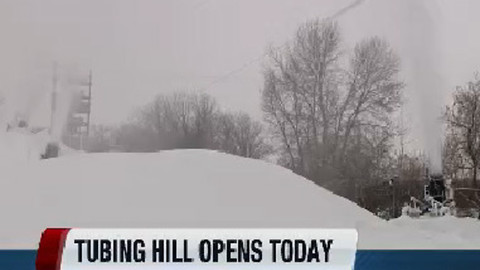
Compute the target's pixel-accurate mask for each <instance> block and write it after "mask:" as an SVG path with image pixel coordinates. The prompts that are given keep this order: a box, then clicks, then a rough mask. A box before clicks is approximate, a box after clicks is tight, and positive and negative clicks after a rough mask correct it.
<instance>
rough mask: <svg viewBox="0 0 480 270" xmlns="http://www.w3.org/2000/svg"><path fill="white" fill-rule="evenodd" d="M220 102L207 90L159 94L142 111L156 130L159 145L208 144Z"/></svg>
mask: <svg viewBox="0 0 480 270" xmlns="http://www.w3.org/2000/svg"><path fill="white" fill-rule="evenodd" d="M216 113H217V105H216V102H215V100H214V99H213V98H211V97H210V96H208V95H205V94H188V93H184V92H180V93H175V94H173V95H158V96H157V97H156V98H155V99H154V100H153V102H151V103H150V104H148V105H146V106H145V108H144V109H143V110H142V112H141V117H140V118H141V121H142V123H143V125H145V126H149V127H151V128H153V130H155V132H156V133H157V138H158V145H159V148H160V149H165V148H209V147H211V146H212V141H211V138H212V137H213V136H212V132H213V123H214V119H215V115H216Z"/></svg>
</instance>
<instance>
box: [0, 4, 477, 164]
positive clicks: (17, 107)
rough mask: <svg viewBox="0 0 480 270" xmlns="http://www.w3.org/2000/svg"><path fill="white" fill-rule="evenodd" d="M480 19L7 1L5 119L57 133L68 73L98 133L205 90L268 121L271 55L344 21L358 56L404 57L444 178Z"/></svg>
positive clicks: (380, 10) (414, 132) (472, 11)
mask: <svg viewBox="0 0 480 270" xmlns="http://www.w3.org/2000/svg"><path fill="white" fill-rule="evenodd" d="M477 10H480V1H476V0H458V1H446V0H437V1H431V0H365V1H360V0H356V1H355V0H261V1H257V0H242V1H235V0H228V1H227V0H205V1H204V0H191V1H190V0H182V1H180V0H164V1H150V0H144V1H127V0H118V1H108V0H95V1H92V0H85V1H63V0H45V1H33V0H22V1H14V0H11V1H8V0H5V1H0V31H2V44H0V58H1V59H2V61H1V62H0V92H1V93H2V94H3V95H4V96H6V97H7V101H6V102H7V105H8V106H4V108H3V110H6V109H5V107H9V108H10V109H8V110H7V111H8V113H6V114H2V115H1V116H0V117H2V118H10V117H12V115H13V114H14V113H15V112H16V111H20V112H21V113H22V114H26V115H27V116H26V117H27V118H29V119H30V120H31V121H32V122H34V123H38V124H40V125H48V124H49V113H50V107H49V98H50V96H49V95H50V91H51V65H52V63H53V61H58V62H59V64H60V65H71V64H72V63H77V64H78V66H80V67H81V68H83V69H86V70H88V69H90V68H92V69H93V97H94V99H93V108H92V109H93V111H92V120H93V122H95V123H107V124H111V123H118V122H121V121H123V120H124V119H126V118H127V116H128V114H129V113H130V112H131V111H132V110H133V109H134V108H135V107H137V106H139V105H141V104H144V103H146V102H148V101H149V100H150V99H151V98H152V97H153V96H154V95H155V94H157V93H167V92H172V91H174V90H177V89H187V90H194V89H204V91H205V92H207V93H209V94H211V95H213V96H214V97H215V98H217V100H218V102H219V104H221V105H222V106H223V107H226V108H229V109H233V110H243V111H246V112H248V113H250V114H252V115H253V116H254V117H255V118H257V119H261V117H262V113H261V110H260V91H259V90H260V89H261V87H262V76H261V65H262V57H261V56H262V55H264V53H265V49H266V47H267V46H269V45H270V44H273V45H279V44H282V43H283V42H285V41H287V40H288V39H290V38H291V37H292V35H293V33H294V31H295V29H296V28H297V27H298V25H299V24H300V23H302V22H304V21H305V20H307V19H309V18H315V17H320V18H328V17H332V16H336V19H337V20H338V21H339V24H340V27H341V31H342V36H343V43H342V46H343V48H344V49H345V52H346V54H347V56H348V52H350V51H351V49H352V48H353V46H354V44H355V43H356V42H358V41H359V40H361V39H362V38H365V37H368V36H372V35H378V36H381V37H385V38H386V39H387V40H388V41H389V42H390V43H391V45H392V47H393V48H394V49H395V50H396V51H397V52H398V54H399V55H400V57H401V59H402V79H404V81H405V82H406V84H407V87H406V89H405V96H406V104H405V120H404V122H405V123H406V125H407V127H408V128H409V131H410V134H409V138H408V139H407V140H406V141H407V143H408V144H409V145H408V146H407V147H408V148H410V149H423V150H425V151H426V153H427V154H428V156H430V159H431V162H432V168H433V169H435V170H439V169H440V168H439V167H440V166H439V164H440V151H441V148H440V145H441V135H440V134H442V127H441V124H440V123H439V122H438V118H439V117H440V115H441V110H442V108H443V107H444V105H445V104H446V102H445V100H448V97H449V96H450V94H451V92H452V90H453V89H454V87H455V86H456V85H461V84H464V83H465V82H466V81H468V80H469V79H471V78H472V76H473V74H474V72H475V71H479V70H480V54H479V53H478V48H480V38H478V29H477V28H478V27H477V26H478V25H480V16H478V14H477ZM339 15H341V16H339ZM255 59H259V60H258V61H256V60H255ZM241 67H242V68H241ZM239 68H241V69H239ZM236 70H239V71H238V72H232V71H236ZM82 74H87V73H85V72H83V73H82ZM227 75H228V76H227ZM220 78H221V79H220ZM212 82H215V83H212ZM206 86H208V87H206ZM7 114H8V116H7Z"/></svg>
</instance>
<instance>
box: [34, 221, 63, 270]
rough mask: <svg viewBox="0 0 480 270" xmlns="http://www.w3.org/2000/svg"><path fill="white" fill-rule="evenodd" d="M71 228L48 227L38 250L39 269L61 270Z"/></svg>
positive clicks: (37, 264) (36, 262) (37, 265)
mask: <svg viewBox="0 0 480 270" xmlns="http://www.w3.org/2000/svg"><path fill="white" fill-rule="evenodd" d="M68 231H70V229H46V230H45V231H44V232H43V233H42V238H41V239H40V244H39V247H38V252H37V259H36V261H35V267H36V269H37V270H60V265H61V262H62V253H63V248H64V246H65V240H66V239H67V234H68Z"/></svg>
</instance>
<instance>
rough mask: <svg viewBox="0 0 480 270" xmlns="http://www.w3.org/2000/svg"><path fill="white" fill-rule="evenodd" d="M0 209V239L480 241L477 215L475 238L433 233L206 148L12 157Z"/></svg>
mask: <svg viewBox="0 0 480 270" xmlns="http://www.w3.org/2000/svg"><path fill="white" fill-rule="evenodd" d="M0 213H1V215H2V230H0V248H36V247H37V243H38V240H39V237H40V234H41V231H42V230H43V229H45V228H46V227H107V228H108V227H114V228H119V227H120V228H130V227H140V228H145V227H150V228H162V227H229V228H235V227H263V228H269V227H276V228H281V227H289V228H290V227H303V228H305V227H312V228H313V227H321V228H357V229H358V230H359V248H375V249H380V248H452V247H451V246H449V247H446V246H445V245H448V243H449V242H448V241H450V240H452V239H454V240H455V241H454V243H455V244H457V246H454V248H455V247H456V248H479V247H480V237H478V235H479V233H478V232H479V231H480V224H479V223H478V222H477V223H472V224H471V227H472V228H471V230H473V229H476V231H477V233H476V236H477V237H476V238H475V237H470V238H469V239H463V238H462V237H457V236H458V235H456V234H453V236H448V237H443V236H442V235H440V237H439V238H438V237H437V238H434V237H435V236H437V233H436V232H435V231H428V233H426V231H424V230H419V229H413V230H412V229H411V226H408V225H405V226H402V224H400V223H401V220H399V221H397V222H396V223H399V224H394V223H395V222H386V221H383V220H381V219H379V218H377V217H375V216H374V215H373V214H371V213H370V212H368V211H366V210H364V209H362V208H360V207H358V206H357V205H356V204H354V203H352V202H350V201H348V200H346V199H344V198H341V197H338V196H336V195H334V194H333V193H331V192H329V191H327V190H325V189H323V188H320V187H318V186H316V185H315V184H313V183H312V182H311V181H309V180H307V179H305V178H303V177H301V176H298V175H296V174H294V173H292V172H291V171H290V170H287V169H285V168H282V167H279V166H277V165H274V164H270V163H267V162H263V161H259V160H253V159H247V158H241V157H237V156H232V155H228V154H223V153H218V152H215V151H208V150H172V151H162V152H160V153H134V154H133V153H131V154H127V153H105V154H76V155H70V156H66V157H62V158H57V159H49V160H41V161H37V162H29V163H28V164H27V165H25V164H24V165H22V166H18V167H16V169H15V167H11V168H9V170H7V171H6V172H5V173H4V176H2V181H1V182H0ZM454 229H455V228H454ZM456 230H458V228H457V229H456ZM432 237H433V238H432ZM442 245H444V246H442Z"/></svg>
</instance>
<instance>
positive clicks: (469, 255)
mask: <svg viewBox="0 0 480 270" xmlns="http://www.w3.org/2000/svg"><path fill="white" fill-rule="evenodd" d="M35 255H36V251H35V250H0V270H35ZM426 269H435V270H464V269H465V270H467V269H468V270H472V269H480V250H359V251H358V252H357V258H356V260H355V270H426Z"/></svg>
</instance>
